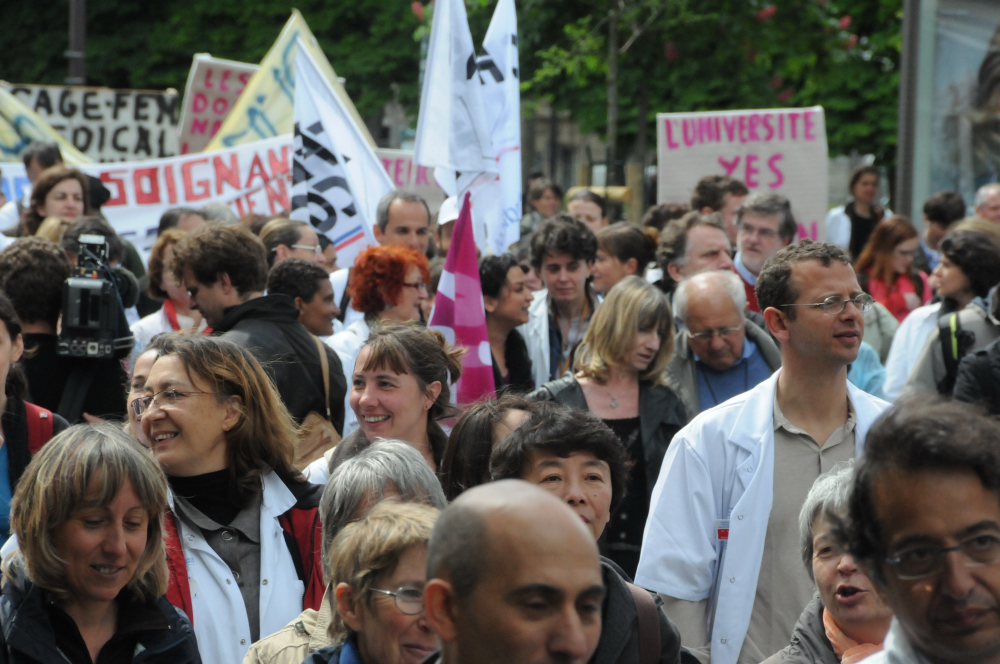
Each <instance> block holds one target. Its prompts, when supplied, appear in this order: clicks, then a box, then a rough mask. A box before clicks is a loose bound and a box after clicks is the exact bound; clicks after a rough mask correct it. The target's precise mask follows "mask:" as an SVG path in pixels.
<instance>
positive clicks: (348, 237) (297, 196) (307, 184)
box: [290, 47, 393, 267]
mask: <svg viewBox="0 0 1000 664" xmlns="http://www.w3.org/2000/svg"><path fill="white" fill-rule="evenodd" d="M392 188H393V186H392V180H390V179H389V175H388V174H387V173H386V172H385V167H384V166H383V165H382V162H381V161H380V160H379V158H378V157H377V156H376V155H375V152H374V151H373V150H372V148H371V146H370V145H369V143H368V141H367V140H365V137H364V135H363V134H362V133H361V132H360V131H359V130H358V128H357V126H356V125H355V123H354V119H353V118H352V117H351V114H350V113H349V112H348V111H347V109H346V108H345V107H344V104H343V102H342V101H341V100H340V97H339V96H337V94H336V93H335V92H334V91H333V89H332V88H331V86H330V84H329V82H327V80H326V78H325V77H324V76H323V75H322V73H321V72H320V70H319V67H318V66H317V64H316V61H315V60H314V59H313V57H312V55H310V53H309V49H307V48H304V47H303V48H299V49H298V53H297V55H296V56H295V156H294V167H293V178H292V214H291V215H290V216H291V218H292V219H298V220H301V221H306V222H309V223H310V224H312V226H313V227H314V228H315V229H316V232H318V233H324V234H325V235H326V236H327V237H328V238H330V240H331V241H332V242H333V244H334V247H335V248H336V250H337V263H338V264H339V265H341V266H345V267H346V266H350V265H352V264H353V263H354V258H355V256H357V255H358V254H359V253H360V252H361V251H362V250H363V249H364V248H366V247H368V246H369V245H372V244H375V233H374V230H373V229H374V226H375V212H376V209H377V208H378V202H379V200H380V199H381V198H382V197H383V196H385V195H386V194H387V193H389V192H390V191H392Z"/></svg>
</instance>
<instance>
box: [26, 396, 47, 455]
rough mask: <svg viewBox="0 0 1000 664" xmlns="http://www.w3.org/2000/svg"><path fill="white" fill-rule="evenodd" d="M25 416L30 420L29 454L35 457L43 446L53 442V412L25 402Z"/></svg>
mask: <svg viewBox="0 0 1000 664" xmlns="http://www.w3.org/2000/svg"><path fill="white" fill-rule="evenodd" d="M24 414H25V415H26V416H27V420H28V452H30V453H31V456H35V454H37V453H38V450H40V449H42V445H44V444H45V443H47V442H49V441H50V440H52V411H51V410H49V409H48V408H42V407H41V406H36V405H35V404H33V403H28V402H27V401H25V402H24Z"/></svg>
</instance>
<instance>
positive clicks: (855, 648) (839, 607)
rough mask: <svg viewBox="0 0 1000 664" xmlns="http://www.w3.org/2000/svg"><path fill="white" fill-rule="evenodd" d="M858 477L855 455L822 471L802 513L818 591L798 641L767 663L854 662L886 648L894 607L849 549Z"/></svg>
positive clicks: (795, 635)
mask: <svg viewBox="0 0 1000 664" xmlns="http://www.w3.org/2000/svg"><path fill="white" fill-rule="evenodd" d="M853 477H854V459H851V460H849V461H845V462H843V463H839V464H837V465H836V466H834V467H833V469H832V470H830V471H829V472H827V473H824V474H823V475H820V476H819V477H818V478H817V479H816V482H815V483H814V484H813V486H812V488H811V489H810V490H809V494H808V495H807V496H806V501H805V503H804V504H803V505H802V510H801V512H799V537H800V539H801V543H802V562H803V563H804V564H805V566H806V571H807V572H808V573H809V576H811V577H812V578H813V580H814V581H815V582H816V589H817V593H816V596H815V597H813V599H812V601H811V602H809V604H808V605H806V608H805V610H804V611H803V612H802V615H801V616H800V617H799V621H798V623H796V625H795V629H794V630H793V632H792V642H791V643H790V644H789V645H788V646H787V647H786V648H784V649H782V650H780V651H779V652H777V653H775V654H774V655H772V656H771V657H769V658H768V659H767V660H765V662H764V664H854V663H855V662H860V661H861V660H863V659H864V658H866V657H868V656H869V655H871V654H872V653H875V652H878V651H879V650H881V649H882V640H883V639H884V638H885V634H886V632H888V631H889V623H890V622H891V621H892V611H891V610H890V609H889V607H888V606H886V605H885V603H884V602H882V599H881V598H880V597H879V596H878V594H877V593H876V592H875V590H874V588H873V586H872V583H871V581H870V580H869V579H868V576H867V575H866V574H865V573H864V570H862V568H861V567H860V566H859V565H858V564H857V563H856V562H855V561H854V558H853V557H852V556H851V554H850V553H849V552H848V551H847V549H846V546H845V542H844V540H843V538H842V533H841V532H840V531H841V528H840V523H841V521H842V519H843V518H844V516H845V515H846V513H847V502H848V499H849V498H850V489H851V484H852V479H853Z"/></svg>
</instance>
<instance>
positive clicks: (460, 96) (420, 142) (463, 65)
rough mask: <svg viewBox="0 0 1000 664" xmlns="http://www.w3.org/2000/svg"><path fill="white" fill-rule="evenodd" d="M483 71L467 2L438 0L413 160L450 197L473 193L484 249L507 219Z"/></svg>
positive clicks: (475, 225) (475, 223)
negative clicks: (491, 234)
mask: <svg viewBox="0 0 1000 664" xmlns="http://www.w3.org/2000/svg"><path fill="white" fill-rule="evenodd" d="M477 71H478V65H477V64H476V50H475V47H474V46H473V44H472V33H470V32H469V21H468V17H467V15H466V13H465V2H464V0H437V2H436V3H435V7H434V21H433V23H432V24H431V35H430V47H429V49H428V52H427V66H426V68H425V69H424V86H423V90H422V91H421V95H420V115H419V116H418V118H417V137H416V145H415V147H414V151H413V155H414V156H413V159H414V161H415V162H416V163H417V164H419V165H420V166H433V167H434V177H435V179H436V180H437V181H438V183H439V184H440V185H441V188H442V189H444V190H445V192H446V193H447V194H448V195H449V196H463V195H464V194H465V192H470V193H471V194H472V221H473V233H474V235H475V238H476V246H478V247H479V248H480V249H481V250H484V249H485V248H486V246H487V243H486V238H487V230H486V229H487V227H491V228H495V227H496V226H497V222H501V221H502V217H501V216H500V212H499V207H498V205H499V198H500V192H499V187H498V186H497V183H498V176H497V172H496V171H497V163H496V153H495V152H494V149H493V141H492V138H491V136H490V128H489V125H488V123H487V119H486V111H485V109H484V107H483V99H482V90H481V88H482V85H481V83H480V80H479V77H478V76H477ZM487 217H489V218H490V221H487Z"/></svg>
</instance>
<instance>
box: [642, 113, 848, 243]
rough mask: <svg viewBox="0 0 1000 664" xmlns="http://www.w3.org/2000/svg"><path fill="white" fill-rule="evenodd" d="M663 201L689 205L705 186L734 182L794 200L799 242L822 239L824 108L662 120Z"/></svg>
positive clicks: (668, 115)
mask: <svg viewBox="0 0 1000 664" xmlns="http://www.w3.org/2000/svg"><path fill="white" fill-rule="evenodd" d="M656 127H657V156H658V159H659V167H658V185H657V187H658V188H657V202H659V203H682V202H684V203H686V202H688V201H690V200H691V194H692V192H693V191H694V187H695V185H696V184H698V180H700V179H701V178H702V177H704V176H706V175H713V174H719V175H727V176H729V177H733V178H736V179H738V180H742V181H743V182H744V183H745V184H746V185H747V187H749V189H750V190H751V191H772V192H775V193H778V194H781V195H782V196H785V197H786V198H788V200H789V201H791V204H792V213H793V214H794V215H795V219H796V221H798V222H799V237H800V238H803V237H808V238H811V239H814V240H816V239H822V238H823V230H824V229H823V223H822V222H823V220H824V219H825V218H826V212H827V210H826V205H827V188H828V186H829V185H828V182H827V171H828V168H829V167H828V161H827V145H826V123H825V120H824V115H823V108H822V107H821V106H814V107H811V108H781V109H771V110H745V111H710V112H704V113H658V114H657V116H656Z"/></svg>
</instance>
